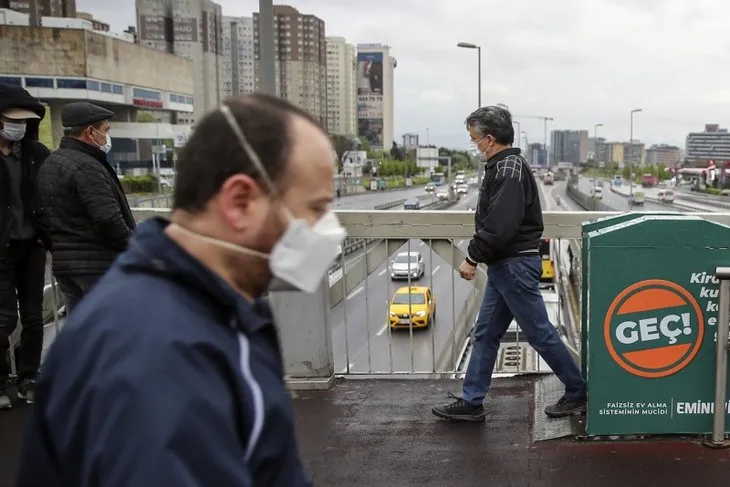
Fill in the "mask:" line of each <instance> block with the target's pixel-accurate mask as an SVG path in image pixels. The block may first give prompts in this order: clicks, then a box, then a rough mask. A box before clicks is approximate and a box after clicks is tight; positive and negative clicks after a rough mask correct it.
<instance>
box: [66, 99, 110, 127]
mask: <svg viewBox="0 0 730 487" xmlns="http://www.w3.org/2000/svg"><path fill="white" fill-rule="evenodd" d="M111 118H114V112H112V111H111V110H107V109H106V108H102V107H100V106H96V105H94V104H92V103H88V102H85V101H79V102H76V103H69V104H68V105H66V106H65V107H63V110H61V125H63V126H64V127H86V126H87V125H93V124H95V123H98V122H101V121H103V120H109V119H111Z"/></svg>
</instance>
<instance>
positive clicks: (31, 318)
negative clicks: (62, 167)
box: [0, 84, 50, 409]
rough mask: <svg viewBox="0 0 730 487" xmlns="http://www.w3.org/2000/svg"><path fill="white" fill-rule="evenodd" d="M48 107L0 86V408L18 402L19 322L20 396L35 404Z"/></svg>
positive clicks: (20, 91)
mask: <svg viewBox="0 0 730 487" xmlns="http://www.w3.org/2000/svg"><path fill="white" fill-rule="evenodd" d="M45 113H46V110H45V108H44V107H43V105H42V104H41V103H39V102H38V101H37V100H36V99H35V98H33V97H32V96H31V95H30V94H29V93H28V92H27V91H26V90H24V89H23V88H21V87H20V86H15V85H8V84H0V409H9V408H11V407H12V405H13V403H12V401H11V399H10V397H9V396H8V394H7V393H6V383H7V380H8V376H9V375H10V364H9V363H8V360H7V358H8V356H9V354H8V347H9V342H8V338H9V337H10V335H11V333H12V332H13V331H14V330H15V328H16V327H17V325H18V310H20V323H21V325H22V333H21V338H20V345H19V346H18V348H17V350H16V351H15V358H16V371H17V374H18V379H19V382H18V398H19V399H21V400H25V401H27V402H33V391H34V388H35V376H36V373H37V371H38V367H39V365H40V360H41V350H42V349H43V286H44V281H45V268H46V250H47V249H49V248H50V239H49V236H48V232H47V230H46V229H45V227H44V226H43V224H42V223H41V221H42V218H41V217H40V208H39V207H38V206H37V204H36V203H37V201H36V198H35V190H34V188H35V180H36V175H37V172H38V168H39V166H41V164H43V162H44V161H45V160H46V158H47V157H48V154H49V151H48V149H47V148H46V147H45V146H44V145H43V144H42V143H40V142H39V141H38V126H39V123H40V121H41V120H42V119H43V117H44V116H45Z"/></svg>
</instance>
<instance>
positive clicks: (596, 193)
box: [591, 186, 603, 200]
mask: <svg viewBox="0 0 730 487" xmlns="http://www.w3.org/2000/svg"><path fill="white" fill-rule="evenodd" d="M591 197H592V198H595V199H597V200H602V199H603V188H602V187H600V186H595V187H594V188H593V189H592V190H591Z"/></svg>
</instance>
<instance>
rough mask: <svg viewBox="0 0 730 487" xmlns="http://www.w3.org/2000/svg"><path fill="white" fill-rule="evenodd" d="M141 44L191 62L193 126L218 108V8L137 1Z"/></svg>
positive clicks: (202, 0) (200, 2)
mask: <svg viewBox="0 0 730 487" xmlns="http://www.w3.org/2000/svg"><path fill="white" fill-rule="evenodd" d="M136 2H137V26H138V28H139V34H138V39H139V42H140V44H142V45H145V46H148V47H151V48H153V49H157V50H160V51H166V52H170V53H173V54H176V55H178V56H182V57H185V58H187V59H190V60H192V61H193V65H194V66H195V69H194V72H195V77H194V79H193V86H194V97H193V103H194V108H195V110H194V113H193V117H192V118H191V119H190V120H182V119H179V120H178V123H191V124H192V123H194V122H195V120H199V119H200V117H201V116H202V115H203V114H204V113H205V112H207V111H209V110H212V109H214V108H217V107H218V106H219V105H220V101H221V96H220V84H219V83H218V72H219V70H220V63H221V44H222V42H223V39H222V37H223V14H222V12H221V6H220V5H218V4H217V3H215V2H212V1H211V0H185V1H184V2H183V1H176V0H136Z"/></svg>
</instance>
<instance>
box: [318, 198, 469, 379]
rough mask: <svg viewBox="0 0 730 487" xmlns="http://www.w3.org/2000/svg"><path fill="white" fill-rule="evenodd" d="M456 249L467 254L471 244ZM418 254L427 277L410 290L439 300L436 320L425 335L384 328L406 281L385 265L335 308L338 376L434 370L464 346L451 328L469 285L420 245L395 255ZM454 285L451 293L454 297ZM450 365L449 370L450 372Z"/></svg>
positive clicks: (463, 203)
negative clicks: (395, 296) (420, 290)
mask: <svg viewBox="0 0 730 487" xmlns="http://www.w3.org/2000/svg"><path fill="white" fill-rule="evenodd" d="M476 198H477V192H476V190H473V191H472V192H471V193H470V194H468V195H467V196H466V197H464V198H462V200H461V201H460V202H459V203H458V204H457V205H455V206H454V207H452V208H451V210H462V211H463V210H465V209H466V208H467V207H468V206H469V205H473V204H474V203H475V201H476ZM455 244H456V245H457V246H459V247H461V248H465V247H466V245H467V244H468V241H466V240H463V241H461V242H459V241H457V242H455ZM408 251H411V252H420V253H421V254H422V255H423V258H424V263H425V266H426V272H425V274H424V276H423V277H422V278H421V279H420V280H417V281H412V282H411V285H422V286H429V287H431V290H432V292H433V294H434V297H435V302H436V320H435V323H434V325H433V327H432V328H430V329H426V330H412V333H411V330H396V331H392V332H391V330H390V329H389V327H388V326H386V317H387V313H388V302H389V301H390V299H391V297H392V296H393V294H394V293H395V291H396V290H397V289H398V288H399V287H401V286H407V285H408V281H391V280H390V277H389V276H388V262H384V263H383V264H381V265H380V266H379V267H378V268H377V269H376V270H375V271H374V272H373V273H372V274H370V276H368V278H367V279H366V280H365V281H363V283H361V284H360V286H358V287H357V288H355V289H354V290H353V291H352V292H351V293H350V294H349V295H348V296H347V297H346V298H345V299H343V300H342V301H341V302H340V303H338V304H337V306H335V307H333V308H332V312H331V315H330V320H331V324H332V346H333V352H334V357H335V370H337V371H338V372H340V373H345V372H347V371H348V366H349V372H350V373H378V372H380V373H382V372H403V371H418V372H428V371H433V370H434V367H435V365H434V363H436V365H438V361H439V358H440V357H441V356H442V354H443V353H448V352H449V351H450V350H449V347H453V348H454V351H455V352H457V353H458V347H459V346H460V345H461V344H456V343H452V342H453V340H452V339H451V336H452V330H453V322H454V320H455V319H457V320H458V319H459V316H460V314H461V313H462V310H463V309H464V305H465V303H466V300H467V299H468V298H469V296H470V293H474V292H475V291H474V288H473V286H472V285H471V283H468V282H466V281H463V280H462V279H461V278H459V276H458V274H457V273H456V272H455V271H454V269H452V268H451V267H450V266H449V265H448V264H447V263H446V261H444V260H443V259H442V258H441V257H440V256H438V255H437V254H436V253H435V252H433V251H432V250H431V249H430V247H429V246H428V245H426V244H425V243H424V242H423V241H421V240H419V239H412V240H410V241H409V242H408V243H406V244H405V245H403V246H402V247H401V248H400V249H398V250H397V252H408ZM452 282H453V291H452ZM449 367H450V365H445V368H449Z"/></svg>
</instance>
